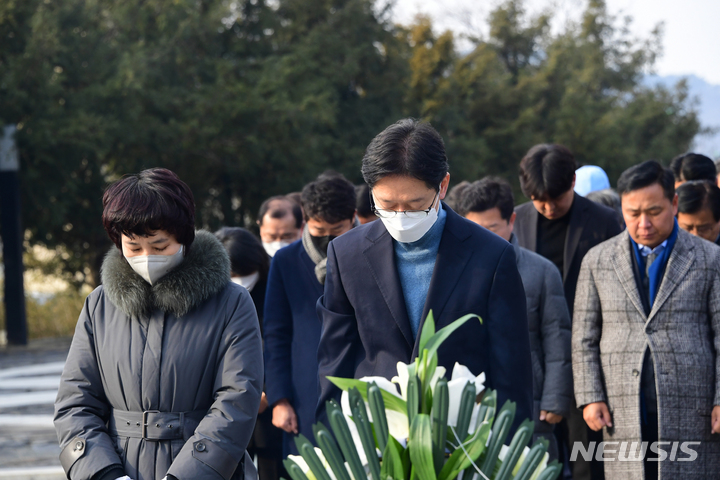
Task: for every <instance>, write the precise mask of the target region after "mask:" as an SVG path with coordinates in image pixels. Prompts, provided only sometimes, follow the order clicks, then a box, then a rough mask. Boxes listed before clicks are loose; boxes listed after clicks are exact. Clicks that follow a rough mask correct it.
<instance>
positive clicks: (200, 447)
mask: <svg viewBox="0 0 720 480" xmlns="http://www.w3.org/2000/svg"><path fill="white" fill-rule="evenodd" d="M195 450H197V451H198V452H204V451H205V444H204V443H202V442H201V443H198V444H197V445H195Z"/></svg>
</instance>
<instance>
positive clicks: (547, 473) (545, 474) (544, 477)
mask: <svg viewBox="0 0 720 480" xmlns="http://www.w3.org/2000/svg"><path fill="white" fill-rule="evenodd" d="M560 472H562V464H561V463H558V461H557V460H553V461H552V462H550V463H549V464H548V466H547V467H545V470H543V471H542V473H540V475H539V476H538V477H537V479H536V480H555V479H556V478H557V477H558V476H559V475H560Z"/></svg>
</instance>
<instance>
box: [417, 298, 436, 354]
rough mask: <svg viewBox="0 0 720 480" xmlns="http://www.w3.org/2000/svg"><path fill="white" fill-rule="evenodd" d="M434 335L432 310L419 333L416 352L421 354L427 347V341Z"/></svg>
mask: <svg viewBox="0 0 720 480" xmlns="http://www.w3.org/2000/svg"><path fill="white" fill-rule="evenodd" d="M433 335H435V317H433V312H432V309H430V311H429V312H428V315H427V317H426V318H425V323H423V327H422V331H421V332H420V343H419V344H418V352H422V351H423V350H424V349H425V345H427V342H428V340H430V339H431V338H432V336H433Z"/></svg>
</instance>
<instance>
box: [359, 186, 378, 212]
mask: <svg viewBox="0 0 720 480" xmlns="http://www.w3.org/2000/svg"><path fill="white" fill-rule="evenodd" d="M355 208H356V209H357V213H358V215H360V216H361V217H371V216H374V215H375V212H373V210H372V204H371V203H370V187H368V186H367V183H363V184H362V185H355Z"/></svg>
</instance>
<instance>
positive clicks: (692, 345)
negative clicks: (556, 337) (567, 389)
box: [572, 161, 720, 480]
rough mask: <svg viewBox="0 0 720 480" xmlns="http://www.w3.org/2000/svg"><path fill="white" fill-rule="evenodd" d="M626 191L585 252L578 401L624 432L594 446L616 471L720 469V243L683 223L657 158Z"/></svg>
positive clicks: (601, 424) (623, 180) (701, 472)
mask: <svg viewBox="0 0 720 480" xmlns="http://www.w3.org/2000/svg"><path fill="white" fill-rule="evenodd" d="M618 193H619V194H620V196H621V198H622V210H623V217H624V218H625V223H626V224H627V230H626V231H625V232H623V233H621V234H619V235H617V236H616V237H614V238H611V239H610V240H608V241H606V242H603V243H601V244H600V245H598V246H596V247H595V248H593V249H592V250H590V251H589V252H588V254H587V255H586V256H585V258H584V259H583V263H582V268H581V271H580V278H579V280H578V285H577V294H576V296H575V311H574V317H573V333H572V349H573V376H574V384H575V398H576V401H577V405H578V406H579V408H581V409H583V417H584V418H585V421H586V422H587V423H588V425H589V426H590V428H592V429H593V430H600V429H604V431H603V432H604V433H603V436H604V441H605V442H617V443H609V444H608V443H606V444H605V449H604V452H602V451H597V450H596V451H595V452H594V453H595V454H596V455H597V456H602V457H604V459H605V462H604V465H605V473H606V477H607V478H609V479H613V480H623V479H633V480H635V479H637V480H643V479H646V480H649V479H653V480H654V479H659V478H662V479H677V478H682V479H683V480H687V479H698V480H699V479H717V478H720V435H718V434H719V433H720V406H718V405H720V363H719V361H718V354H717V352H718V351H719V350H720V247H718V246H717V245H714V244H713V243H711V242H708V241H706V240H703V239H701V238H698V237H695V236H693V235H690V234H689V233H687V232H685V231H684V230H681V229H678V226H677V222H676V221H675V215H676V213H677V196H676V195H675V189H674V180H673V175H672V172H670V171H669V170H667V169H664V168H663V167H662V166H661V165H660V164H659V163H657V162H655V161H647V162H644V163H642V164H640V165H636V166H634V167H632V168H629V169H628V170H626V171H625V172H624V173H623V174H622V176H621V177H620V179H619V180H618ZM641 441H642V442H648V443H647V444H645V446H646V447H647V450H646V452H645V454H643V452H642V449H643V448H645V446H643V444H641V443H640V442H641ZM624 442H628V443H624ZM632 442H636V443H635V445H633V444H632ZM653 442H660V443H658V444H655V445H654V448H653ZM663 442H664V443H663ZM674 442H677V443H674ZM683 442H698V443H692V444H687V443H685V444H683ZM695 452H696V453H697V455H695ZM693 457H696V458H694V459H693Z"/></svg>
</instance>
